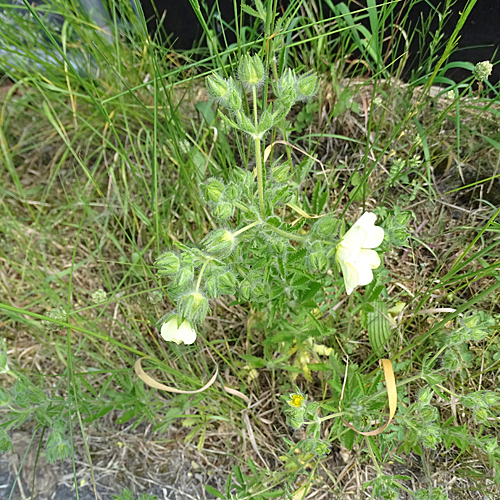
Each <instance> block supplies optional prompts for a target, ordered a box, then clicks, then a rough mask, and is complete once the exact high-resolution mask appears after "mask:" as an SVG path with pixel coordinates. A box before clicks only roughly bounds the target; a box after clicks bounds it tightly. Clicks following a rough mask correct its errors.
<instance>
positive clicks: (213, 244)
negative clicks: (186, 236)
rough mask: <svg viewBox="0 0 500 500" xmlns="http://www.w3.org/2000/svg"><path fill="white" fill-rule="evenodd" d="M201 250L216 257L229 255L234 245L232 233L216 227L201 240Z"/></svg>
mask: <svg viewBox="0 0 500 500" xmlns="http://www.w3.org/2000/svg"><path fill="white" fill-rule="evenodd" d="M202 245H203V250H205V252H207V253H209V254H210V255H213V256H214V257H217V258H224V257H227V256H228V255H231V253H232V251H233V250H234V246H235V239H234V235H233V233H231V232H230V231H226V230H225V229H217V230H215V231H212V232H211V233H209V234H208V235H207V236H206V237H205V239H204V240H203V241H202Z"/></svg>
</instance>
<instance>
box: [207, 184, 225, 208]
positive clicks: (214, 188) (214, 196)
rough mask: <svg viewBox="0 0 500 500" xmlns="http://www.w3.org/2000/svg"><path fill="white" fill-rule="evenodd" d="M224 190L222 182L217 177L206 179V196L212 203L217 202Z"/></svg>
mask: <svg viewBox="0 0 500 500" xmlns="http://www.w3.org/2000/svg"><path fill="white" fill-rule="evenodd" d="M223 192H224V184H222V182H219V181H218V180H217V179H208V181H207V183H206V184H205V193H206V196H207V198H208V199H209V200H210V201H213V202H214V203H218V202H219V200H220V197H221V195H222V193H223Z"/></svg>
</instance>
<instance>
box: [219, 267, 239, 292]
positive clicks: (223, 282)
mask: <svg viewBox="0 0 500 500" xmlns="http://www.w3.org/2000/svg"><path fill="white" fill-rule="evenodd" d="M236 285H237V281H236V276H235V275H234V274H233V273H232V272H231V271H226V272H225V273H223V274H221V275H220V276H219V291H220V293H226V294H233V293H234V292H235V291H236Z"/></svg>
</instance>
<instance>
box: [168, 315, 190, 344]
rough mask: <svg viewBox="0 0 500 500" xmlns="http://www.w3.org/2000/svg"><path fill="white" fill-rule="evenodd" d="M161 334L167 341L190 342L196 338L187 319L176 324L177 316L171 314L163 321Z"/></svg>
mask: <svg viewBox="0 0 500 500" xmlns="http://www.w3.org/2000/svg"><path fill="white" fill-rule="evenodd" d="M161 336H162V337H163V340H166V341H167V342H175V343H176V344H180V343H181V342H184V344H192V343H193V342H194V341H195V340H196V331H195V329H194V328H193V327H192V326H191V325H190V324H189V321H187V320H184V321H183V322H182V323H181V325H180V326H177V316H172V317H171V318H170V319H169V320H168V321H167V322H166V323H163V325H162V327H161Z"/></svg>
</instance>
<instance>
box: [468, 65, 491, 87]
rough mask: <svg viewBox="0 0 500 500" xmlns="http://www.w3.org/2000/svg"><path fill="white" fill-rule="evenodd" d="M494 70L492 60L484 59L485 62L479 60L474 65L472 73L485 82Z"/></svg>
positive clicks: (478, 79) (479, 80)
mask: <svg viewBox="0 0 500 500" xmlns="http://www.w3.org/2000/svg"><path fill="white" fill-rule="evenodd" d="M492 70H493V64H491V63H490V61H483V62H478V63H477V64H476V65H475V66H474V70H473V71H472V74H473V76H474V78H475V79H476V80H477V81H478V82H485V81H486V80H488V77H489V76H490V75H491V72H492Z"/></svg>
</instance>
